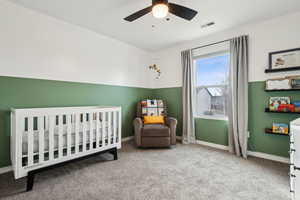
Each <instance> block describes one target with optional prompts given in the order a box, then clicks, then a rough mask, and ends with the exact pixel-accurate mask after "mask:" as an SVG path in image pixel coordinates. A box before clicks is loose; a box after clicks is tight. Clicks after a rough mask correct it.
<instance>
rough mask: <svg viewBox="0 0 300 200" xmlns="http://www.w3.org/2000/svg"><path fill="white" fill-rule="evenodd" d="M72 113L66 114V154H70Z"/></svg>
mask: <svg viewBox="0 0 300 200" xmlns="http://www.w3.org/2000/svg"><path fill="white" fill-rule="evenodd" d="M71 117H72V115H66V118H67V119H66V120H67V121H66V126H67V156H70V155H71V145H72V143H71V138H72V135H71V134H72V133H71V132H72V119H71Z"/></svg>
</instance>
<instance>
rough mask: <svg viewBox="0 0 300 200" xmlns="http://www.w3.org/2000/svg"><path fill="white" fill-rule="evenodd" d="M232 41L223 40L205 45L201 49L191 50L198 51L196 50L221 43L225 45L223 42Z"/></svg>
mask: <svg viewBox="0 0 300 200" xmlns="http://www.w3.org/2000/svg"><path fill="white" fill-rule="evenodd" d="M230 40H231V39H227V40H222V41H219V42H214V43H211V44H206V45H203V46H200V47H195V48H192V49H191V50H192V51H193V50H196V49H200V48H203V47H208V46H212V45H215V44H220V43H223V42H228V41H230Z"/></svg>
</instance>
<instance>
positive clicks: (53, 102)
mask: <svg viewBox="0 0 300 200" xmlns="http://www.w3.org/2000/svg"><path fill="white" fill-rule="evenodd" d="M151 94H152V90H151V89H144V88H134V87H122V86H109V85H98V84H87V83H74V82H63V81H49V80H39V79H26V78H12V77H1V76H0V167H4V166H7V165H9V164H10V158H9V152H10V150H9V143H10V137H9V136H10V119H9V118H10V112H9V111H10V108H29V107H53V106H90V105H108V106H121V107H122V119H123V120H122V137H127V136H130V135H133V127H132V120H133V119H134V117H135V110H136V103H137V102H138V101H140V100H141V99H143V98H147V97H151Z"/></svg>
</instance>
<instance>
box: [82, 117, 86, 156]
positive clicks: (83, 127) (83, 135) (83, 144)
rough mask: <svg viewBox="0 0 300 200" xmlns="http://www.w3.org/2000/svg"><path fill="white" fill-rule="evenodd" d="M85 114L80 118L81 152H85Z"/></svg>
mask: <svg viewBox="0 0 300 200" xmlns="http://www.w3.org/2000/svg"><path fill="white" fill-rule="evenodd" d="M86 132H87V131H86V113H83V117H82V152H85V151H86Z"/></svg>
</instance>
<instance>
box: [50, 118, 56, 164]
mask: <svg viewBox="0 0 300 200" xmlns="http://www.w3.org/2000/svg"><path fill="white" fill-rule="evenodd" d="M54 125H55V116H53V115H51V116H49V160H53V158H54Z"/></svg>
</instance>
